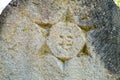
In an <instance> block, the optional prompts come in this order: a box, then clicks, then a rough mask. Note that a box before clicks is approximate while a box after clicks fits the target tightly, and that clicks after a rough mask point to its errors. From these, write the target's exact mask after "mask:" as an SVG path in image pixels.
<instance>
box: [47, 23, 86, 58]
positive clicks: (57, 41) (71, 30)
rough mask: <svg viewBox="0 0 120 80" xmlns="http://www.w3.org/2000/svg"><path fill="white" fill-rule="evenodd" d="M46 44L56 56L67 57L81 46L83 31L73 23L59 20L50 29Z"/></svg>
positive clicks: (75, 53) (83, 40) (75, 52)
mask: <svg viewBox="0 0 120 80" xmlns="http://www.w3.org/2000/svg"><path fill="white" fill-rule="evenodd" d="M47 44H48V45H49V47H50V49H51V51H52V52H53V54H54V55H55V56H56V57H58V58H61V59H69V58H72V57H74V56H76V55H77V54H78V52H79V51H80V50H81V49H82V48H83V46H84V44H85V39H84V33H83V32H82V30H81V29H80V28H79V27H78V26H77V25H75V24H73V23H69V22H67V23H65V22H59V23H57V24H56V25H54V26H53V27H52V28H51V29H50V35H49V37H48V40H47Z"/></svg>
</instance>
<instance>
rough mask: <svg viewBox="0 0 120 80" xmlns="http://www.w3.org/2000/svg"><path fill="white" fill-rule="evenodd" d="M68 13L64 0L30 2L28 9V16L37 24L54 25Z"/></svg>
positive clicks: (31, 0) (36, 0) (35, 0)
mask: <svg viewBox="0 0 120 80" xmlns="http://www.w3.org/2000/svg"><path fill="white" fill-rule="evenodd" d="M65 11H66V5H65V3H64V1H62V0H34V1H33V0H30V1H29V5H28V6H27V8H26V13H27V15H28V16H29V17H30V18H31V19H32V20H33V21H34V22H36V23H37V24H54V23H56V22H58V21H59V20H60V19H61V18H62V16H63V15H64V13H65Z"/></svg>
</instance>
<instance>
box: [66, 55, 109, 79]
mask: <svg viewBox="0 0 120 80" xmlns="http://www.w3.org/2000/svg"><path fill="white" fill-rule="evenodd" d="M64 72H65V73H66V76H65V80H107V78H106V76H108V74H107V71H106V70H105V69H104V67H103V66H101V64H100V62H99V60H97V59H95V58H91V57H85V56H83V57H75V58H73V59H71V60H69V61H66V62H65V69H64Z"/></svg>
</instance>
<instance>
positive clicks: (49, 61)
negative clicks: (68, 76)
mask: <svg viewBox="0 0 120 80" xmlns="http://www.w3.org/2000/svg"><path fill="white" fill-rule="evenodd" d="M33 69H34V71H35V73H38V74H39V75H41V77H42V78H43V79H44V80H63V78H64V73H63V63H62V62H61V61H60V60H58V59H57V58H56V57H54V56H52V55H46V56H41V57H38V58H37V59H36V60H35V61H34V62H33Z"/></svg>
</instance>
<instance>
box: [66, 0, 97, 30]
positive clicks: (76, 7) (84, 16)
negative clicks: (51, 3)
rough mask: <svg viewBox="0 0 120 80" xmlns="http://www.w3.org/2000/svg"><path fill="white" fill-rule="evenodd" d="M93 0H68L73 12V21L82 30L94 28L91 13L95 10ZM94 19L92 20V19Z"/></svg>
mask: <svg viewBox="0 0 120 80" xmlns="http://www.w3.org/2000/svg"><path fill="white" fill-rule="evenodd" d="M93 4H94V2H92V3H91V2H90V1H86V0H69V1H68V6H69V9H70V11H71V12H72V14H73V17H74V21H75V23H76V24H77V25H78V26H80V27H81V28H82V29H84V30H87V31H89V30H91V29H94V28H95V26H94V21H95V19H94V17H93V16H92V13H93V12H95V11H94V9H95V5H93ZM93 19H94V21H93Z"/></svg>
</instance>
